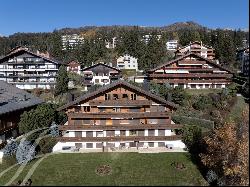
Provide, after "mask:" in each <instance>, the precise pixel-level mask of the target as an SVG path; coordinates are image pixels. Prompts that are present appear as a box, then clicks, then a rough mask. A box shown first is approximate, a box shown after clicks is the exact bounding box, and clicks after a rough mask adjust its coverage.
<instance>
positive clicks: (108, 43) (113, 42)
mask: <svg viewBox="0 0 250 187" xmlns="http://www.w3.org/2000/svg"><path fill="white" fill-rule="evenodd" d="M116 43H117V38H116V37H113V38H112V39H111V41H105V44H106V45H105V46H106V48H108V49H114V48H115V47H116Z"/></svg>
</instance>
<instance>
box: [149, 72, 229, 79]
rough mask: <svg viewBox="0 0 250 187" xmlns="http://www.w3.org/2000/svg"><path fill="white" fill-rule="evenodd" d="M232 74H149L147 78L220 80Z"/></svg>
mask: <svg viewBox="0 0 250 187" xmlns="http://www.w3.org/2000/svg"><path fill="white" fill-rule="evenodd" d="M232 76H233V75H232V74H215V73H213V74H206V73H187V74H181V73H178V74H177V73H175V74H170V73H169V74H150V75H149V77H156V78H158V77H159V78H168V77H173V78H177V77H181V78H182V77H183V78H196V77H197V78H214V77H217V78H218V77H221V78H231V77H232Z"/></svg>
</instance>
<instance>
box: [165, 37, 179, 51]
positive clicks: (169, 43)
mask: <svg viewBox="0 0 250 187" xmlns="http://www.w3.org/2000/svg"><path fill="white" fill-rule="evenodd" d="M177 45H178V40H169V41H167V43H166V48H167V50H168V51H175V50H176V49H177Z"/></svg>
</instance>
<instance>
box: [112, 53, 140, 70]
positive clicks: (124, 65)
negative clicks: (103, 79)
mask: <svg viewBox="0 0 250 187" xmlns="http://www.w3.org/2000/svg"><path fill="white" fill-rule="evenodd" d="M116 62H117V64H116V65H117V68H118V69H120V70H122V69H134V70H136V71H138V63H137V58H135V57H133V56H130V55H129V54H125V55H123V56H120V57H119V58H118V59H117V60H116Z"/></svg>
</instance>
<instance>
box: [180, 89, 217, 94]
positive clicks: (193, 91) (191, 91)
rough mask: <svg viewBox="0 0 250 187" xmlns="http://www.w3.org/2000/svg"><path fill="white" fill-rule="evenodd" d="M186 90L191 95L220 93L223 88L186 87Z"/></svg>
mask: <svg viewBox="0 0 250 187" xmlns="http://www.w3.org/2000/svg"><path fill="white" fill-rule="evenodd" d="M185 91H186V92H187V93H188V94H190V95H201V94H204V95H207V94H209V93H219V92H221V89H185Z"/></svg>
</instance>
